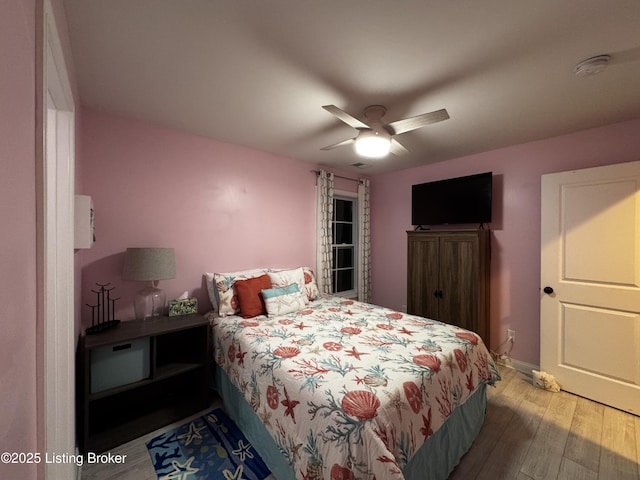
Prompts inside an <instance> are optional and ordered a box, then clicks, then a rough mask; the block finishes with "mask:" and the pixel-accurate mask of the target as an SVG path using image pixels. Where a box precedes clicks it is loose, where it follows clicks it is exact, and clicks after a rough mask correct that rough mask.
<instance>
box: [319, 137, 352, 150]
mask: <svg viewBox="0 0 640 480" xmlns="http://www.w3.org/2000/svg"><path fill="white" fill-rule="evenodd" d="M355 141H356V139H355V138H350V139H348V140H343V141H342V142H338V143H334V144H333V145H329V146H328V147H322V148H321V149H320V150H332V149H334V148H338V147H342V146H344V145H350V144H352V143H354V142H355Z"/></svg>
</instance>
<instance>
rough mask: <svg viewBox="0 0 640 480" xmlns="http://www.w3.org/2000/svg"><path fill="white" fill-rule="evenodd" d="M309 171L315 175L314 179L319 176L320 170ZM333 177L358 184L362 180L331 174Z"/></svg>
mask: <svg viewBox="0 0 640 480" xmlns="http://www.w3.org/2000/svg"><path fill="white" fill-rule="evenodd" d="M311 171H312V172H313V173H315V174H316V177H317V176H318V175H320V170H311ZM333 176H334V177H336V178H342V179H343V180H351V181H352V182H358V183H360V182H361V181H362V179H361V178H349V177H343V176H341V175H336V174H335V173H334V174H333Z"/></svg>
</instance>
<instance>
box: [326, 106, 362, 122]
mask: <svg viewBox="0 0 640 480" xmlns="http://www.w3.org/2000/svg"><path fill="white" fill-rule="evenodd" d="M322 108H324V109H325V110H326V111H327V112H329V113H330V114H332V115H334V116H336V117H337V118H338V119H340V120H342V121H343V122H344V123H346V124H347V125H349V126H350V127H353V128H369V125H367V124H366V123H363V122H361V121H360V120H358V119H357V118H354V117H352V116H351V115H349V114H348V113H347V112H345V111H343V110H340V109H339V108H338V107H336V106H335V105H324V106H323V107H322Z"/></svg>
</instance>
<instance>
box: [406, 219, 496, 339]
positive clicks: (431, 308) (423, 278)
mask: <svg viewBox="0 0 640 480" xmlns="http://www.w3.org/2000/svg"><path fill="white" fill-rule="evenodd" d="M407 238H408V245H407V253H408V269H407V273H408V275H407V309H408V312H409V313H413V314H416V315H421V316H424V317H427V318H432V319H434V320H440V321H443V322H446V323H450V324H453V325H458V326H460V327H462V328H465V329H468V330H471V331H474V332H476V333H478V334H479V335H480V337H481V338H482V339H483V341H484V342H485V344H486V345H487V346H489V269H490V251H491V250H490V232H489V231H488V230H455V231H436V230H431V231H410V232H407ZM434 293H435V295H434Z"/></svg>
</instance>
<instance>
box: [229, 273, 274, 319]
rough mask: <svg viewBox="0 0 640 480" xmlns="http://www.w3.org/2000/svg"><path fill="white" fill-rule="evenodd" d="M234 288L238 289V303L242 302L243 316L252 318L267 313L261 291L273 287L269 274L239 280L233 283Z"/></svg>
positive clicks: (241, 312) (241, 311) (241, 310)
mask: <svg viewBox="0 0 640 480" xmlns="http://www.w3.org/2000/svg"><path fill="white" fill-rule="evenodd" d="M233 288H235V289H236V294H237V295H238V303H239V304H240V314H241V315H242V317H243V318H251V317H255V316H257V315H262V314H266V313H267V309H266V307H265V305H264V299H263V298H262V293H260V291H261V290H266V289H268V288H271V279H270V278H269V275H267V274H265V275H261V276H259V277H254V278H249V279H247V280H238V281H236V282H235V283H234V284H233Z"/></svg>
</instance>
